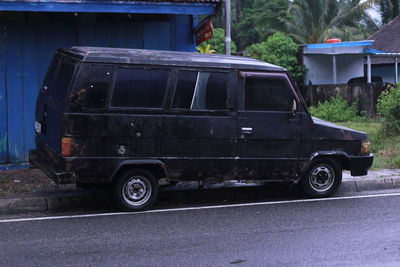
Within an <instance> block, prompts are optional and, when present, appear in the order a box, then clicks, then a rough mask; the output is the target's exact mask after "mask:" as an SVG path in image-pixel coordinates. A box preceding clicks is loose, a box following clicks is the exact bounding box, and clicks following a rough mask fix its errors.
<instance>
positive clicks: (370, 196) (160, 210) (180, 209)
mask: <svg viewBox="0 0 400 267" xmlns="http://www.w3.org/2000/svg"><path fill="white" fill-rule="evenodd" d="M393 196H400V193H391V194H376V195H363V196H348V197H331V198H316V199H297V200H283V201H269V202H255V203H243V204H228V205H216V206H203V207H187V208H175V209H159V210H147V211H138V212H113V213H98V214H84V215H68V216H49V217H34V218H21V219H8V220H0V223H10V222H27V221H46V220H61V219H76V218H93V217H105V216H118V215H139V214H146V213H164V212H172V211H189V210H209V209H223V208H239V207H253V206H266V205H280V204H291V203H306V202H320V201H334V200H346V199H363V198H377V197H393Z"/></svg>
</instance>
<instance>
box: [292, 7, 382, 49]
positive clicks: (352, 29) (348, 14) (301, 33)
mask: <svg viewBox="0 0 400 267" xmlns="http://www.w3.org/2000/svg"><path fill="white" fill-rule="evenodd" d="M372 2H373V0H367V1H363V2H362V1H361V0H294V1H293V2H292V3H291V4H290V6H289V8H288V11H287V13H288V16H287V18H284V23H285V26H286V31H287V33H288V34H289V35H290V36H292V37H293V38H294V39H296V40H297V41H298V42H301V43H318V42H324V41H326V39H328V38H329V37H341V38H343V39H344V40H354V39H363V38H366V37H367V36H368V34H369V32H370V31H371V30H372V31H373V30H375V29H377V26H376V23H375V22H374V21H373V20H372V19H371V18H370V17H369V15H368V14H367V13H366V10H367V9H368V8H369V7H371V5H372Z"/></svg>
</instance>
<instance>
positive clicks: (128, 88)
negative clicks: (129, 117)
mask: <svg viewBox="0 0 400 267" xmlns="http://www.w3.org/2000/svg"><path fill="white" fill-rule="evenodd" d="M116 75H117V77H116V80H115V85H114V91H113V96H112V99H111V106H112V107H133V108H161V106H162V102H163V100H164V95H165V91H166V88H167V82H168V76H169V71H168V70H156V69H132V68H118V70H117V74H116Z"/></svg>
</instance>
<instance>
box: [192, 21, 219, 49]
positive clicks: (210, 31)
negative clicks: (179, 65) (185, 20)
mask: <svg viewBox="0 0 400 267" xmlns="http://www.w3.org/2000/svg"><path fill="white" fill-rule="evenodd" d="M194 35H195V36H196V45H199V44H201V43H202V42H205V41H207V40H209V39H211V38H212V37H213V35H214V26H213V24H212V21H211V20H210V19H207V20H205V21H203V22H201V23H200V24H199V25H198V26H197V27H196V28H194Z"/></svg>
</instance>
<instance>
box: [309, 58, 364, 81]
mask: <svg viewBox="0 0 400 267" xmlns="http://www.w3.org/2000/svg"><path fill="white" fill-rule="evenodd" d="M332 57H333V56H332V55H310V54H308V55H304V65H305V66H306V68H307V75H306V82H305V84H308V85H310V84H334V79H333V59H332ZM363 62H364V61H363V57H362V56H357V55H336V75H337V84H343V83H347V82H348V80H350V79H351V78H354V77H359V76H364V64H363Z"/></svg>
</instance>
